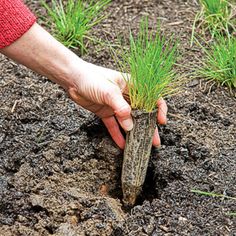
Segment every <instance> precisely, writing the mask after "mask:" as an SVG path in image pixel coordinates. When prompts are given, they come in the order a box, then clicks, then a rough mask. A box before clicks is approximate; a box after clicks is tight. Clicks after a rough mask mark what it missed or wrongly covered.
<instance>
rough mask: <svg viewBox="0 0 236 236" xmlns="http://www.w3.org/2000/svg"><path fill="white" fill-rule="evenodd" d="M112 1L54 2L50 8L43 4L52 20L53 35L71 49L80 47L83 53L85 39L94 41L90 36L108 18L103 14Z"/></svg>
mask: <svg viewBox="0 0 236 236" xmlns="http://www.w3.org/2000/svg"><path fill="white" fill-rule="evenodd" d="M110 1H111V0H98V1H95V0H89V1H83V0H77V1H75V0H68V1H62V0H52V1H51V5H50V6H49V5H48V4H47V3H46V2H45V1H43V2H42V4H43V6H44V7H45V8H46V10H47V12H48V14H49V16H50V17H51V19H52V23H53V25H52V33H53V35H54V36H55V37H56V38H57V39H58V40H59V41H60V42H61V43H63V44H64V45H65V46H67V47H69V48H77V47H78V46H79V47H80V50H81V53H83V52H84V51H85V49H86V46H85V42H84V40H85V39H90V40H94V39H93V38H92V37H91V36H90V30H91V29H92V27H93V26H95V25H96V24H98V23H99V22H101V21H102V20H103V19H104V18H105V17H106V16H104V14H103V12H104V10H105V9H106V7H107V6H108V4H109V2H110Z"/></svg>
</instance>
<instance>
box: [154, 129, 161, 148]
mask: <svg viewBox="0 0 236 236" xmlns="http://www.w3.org/2000/svg"><path fill="white" fill-rule="evenodd" d="M152 145H153V146H155V147H160V146H161V139H160V136H159V133H158V129H157V128H156V129H155V132H154V136H153V140H152Z"/></svg>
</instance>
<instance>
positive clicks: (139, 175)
mask: <svg viewBox="0 0 236 236" xmlns="http://www.w3.org/2000/svg"><path fill="white" fill-rule="evenodd" d="M149 29H150V27H149V25H148V19H145V20H142V21H141V24H140V29H139V33H138V35H137V39H135V37H134V36H133V33H132V32H131V33H130V47H129V48H127V49H124V50H125V51H123V52H122V55H120V56H119V57H116V58H117V62H118V63H119V65H120V67H121V68H120V69H121V70H123V71H129V74H130V77H129V76H128V75H127V74H124V77H125V76H126V75H127V78H125V79H126V80H127V85H128V95H129V99H127V100H129V102H130V105H131V108H132V110H133V112H132V116H133V120H134V128H133V130H132V131H130V132H128V134H127V140H126V147H125V151H124V161H123V167H122V177H121V180H122V190H123V197H124V203H125V204H126V205H130V206H132V205H134V204H135V201H136V198H137V196H138V195H139V194H140V192H141V190H142V185H143V183H144V180H145V177H146V172H147V167H148V162H149V158H150V152H151V147H152V140H153V135H154V132H155V127H156V117H157V116H156V109H157V101H158V100H159V99H161V98H165V97H167V96H169V95H171V94H174V93H176V90H177V89H178V88H179V85H180V84H181V83H180V82H182V81H183V80H179V77H177V76H176V73H175V72H174V71H173V66H174V64H175V61H176V57H177V56H176V52H177V49H176V48H177V44H176V43H173V40H172V38H171V39H170V40H167V39H166V38H165V37H164V36H162V35H161V33H160V30H159V29H157V31H154V30H151V31H149ZM120 58H122V60H120Z"/></svg>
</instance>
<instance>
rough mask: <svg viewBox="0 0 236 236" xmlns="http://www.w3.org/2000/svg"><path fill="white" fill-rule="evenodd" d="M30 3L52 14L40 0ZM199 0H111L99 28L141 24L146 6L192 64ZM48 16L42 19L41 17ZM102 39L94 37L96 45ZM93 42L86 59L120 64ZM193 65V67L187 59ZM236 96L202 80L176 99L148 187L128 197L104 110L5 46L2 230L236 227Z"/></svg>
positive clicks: (1, 72) (119, 29)
mask: <svg viewBox="0 0 236 236" xmlns="http://www.w3.org/2000/svg"><path fill="white" fill-rule="evenodd" d="M28 2H30V3H29V6H30V8H31V9H32V10H33V11H34V12H36V13H37V14H38V15H39V16H40V14H42V15H43V14H45V12H44V10H42V9H41V8H40V7H39V1H28ZM195 2H196V1H194V0H192V1H187V0H173V1H170V0H163V1H158V0H145V1H144V0H142V1H141V0H130V1H123V0H120V1H118V0H117V1H112V4H111V5H110V7H109V8H108V9H107V13H109V16H108V18H107V19H106V20H105V21H104V22H103V23H102V24H100V25H99V26H97V27H96V29H95V30H94V35H96V36H97V37H100V38H101V39H103V40H109V41H110V42H116V40H117V38H119V37H120V36H122V35H124V36H125V37H127V35H128V33H129V29H130V28H132V29H138V24H139V21H140V19H141V17H142V16H145V15H148V16H149V17H150V21H151V22H153V24H154V23H155V22H156V21H157V18H158V19H160V20H161V23H162V29H163V31H165V32H166V33H168V34H170V33H172V32H173V33H175V37H176V38H180V40H179V42H180V49H181V55H182V58H181V59H180V60H179V61H180V63H181V64H184V65H186V64H187V65H189V64H191V65H193V66H194V65H195V64H197V63H198V58H199V57H201V52H200V49H199V48H197V47H196V46H195V47H193V48H192V49H190V47H189V41H190V36H191V25H192V22H193V19H194V14H195V12H196V10H197V9H198V6H197V5H196V3H195ZM39 21H40V20H39ZM95 46H96V45H95ZM96 48H97V50H94V48H93V47H91V48H90V49H89V51H88V53H87V54H86V56H84V59H86V60H88V61H90V62H93V63H96V64H99V65H103V66H108V67H111V68H116V66H115V64H114V62H113V59H112V56H110V53H109V50H108V49H107V48H106V47H105V48H104V47H103V46H102V47H101V46H99V45H97V47H96ZM183 70H184V71H185V72H189V71H190V69H183ZM235 102H236V99H235V97H234V96H233V95H232V94H230V92H229V91H228V90H227V89H226V88H222V87H218V86H216V85H213V86H212V84H210V83H206V82H204V81H202V80H193V81H191V82H189V83H188V84H187V86H186V88H185V89H184V91H183V93H182V94H180V95H176V96H174V97H172V98H170V99H168V105H169V116H168V124H167V125H166V126H164V127H159V130H160V136H161V139H162V147H161V148H160V149H158V150H153V152H152V157H151V161H150V163H149V169H148V174H147V178H146V182H145V185H144V189H143V193H142V194H141V196H140V198H139V199H138V202H137V204H136V206H135V207H133V208H132V209H125V208H124V207H123V205H122V201H121V199H122V193H121V183H120V174H121V165H122V151H121V150H119V149H118V148H117V147H116V146H115V145H114V143H113V142H112V140H111V138H110V137H109V135H108V133H107V131H106V129H105V127H104V126H103V124H102V123H101V121H100V120H99V119H97V118H96V117H94V116H93V115H92V114H91V113H89V112H87V111H85V110H83V109H81V108H80V107H78V106H76V105H75V104H74V103H73V102H72V101H71V100H70V99H69V98H68V97H67V95H66V94H65V92H64V91H63V90H62V89H61V88H59V87H58V86H57V85H55V84H53V83H51V82H50V81H48V80H47V79H45V78H42V77H40V76H39V75H36V74H34V73H33V72H31V71H30V70H28V69H26V68H25V67H23V66H20V65H17V64H16V63H14V62H13V61H10V60H8V59H7V58H5V57H4V56H0V235H1V236H11V235H13V236H18V235H22V236H26V235H27V236H28V235H30V236H37V235H40V236H47V235H56V236H77V235H78V236H80V235H81V236H83V235H88V236H96V235H98V236H99V235H117V236H122V235H130V236H133V235H139V236H144V235H152V236H156V235H168V236H169V235H194V236H195V235H214V236H216V235H219V236H222V235H225V236H228V235H230V236H233V235H236V217H235V216H230V215H229V214H230V213H233V212H234V213H235V212H236V200H234V199H227V198H226V197H224V198H222V197H221V198H219V197H209V196H204V195H199V194H196V193H192V192H191V190H193V189H197V190H201V191H207V192H214V193H218V194H223V195H225V196H231V197H233V196H234V197H235V196H236V141H235V138H236V119H235V117H236V109H235Z"/></svg>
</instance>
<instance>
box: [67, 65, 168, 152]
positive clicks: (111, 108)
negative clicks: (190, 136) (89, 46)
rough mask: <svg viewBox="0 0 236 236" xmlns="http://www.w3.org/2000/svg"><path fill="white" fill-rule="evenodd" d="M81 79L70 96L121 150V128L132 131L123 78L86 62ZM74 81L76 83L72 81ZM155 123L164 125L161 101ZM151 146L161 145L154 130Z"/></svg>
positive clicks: (163, 107) (119, 74) (163, 109)
mask: <svg viewBox="0 0 236 236" xmlns="http://www.w3.org/2000/svg"><path fill="white" fill-rule="evenodd" d="M79 73H80V79H79V80H78V82H75V87H72V88H69V89H68V93H69V95H70V97H71V98H72V99H73V100H74V101H75V102H76V103H77V104H79V105H81V106H82V107H84V108H86V109H87V110H90V111H92V112H93V113H95V114H96V115H97V116H99V117H100V118H102V121H103V122H104V124H105V126H106V128H107V129H108V131H109V133H110V135H111V137H112V139H113V140H114V141H115V143H116V144H117V145H118V146H119V147H120V148H121V149H124V147H125V139H124V137H123V135H122V133H121V130H120V127H119V125H118V123H119V124H120V126H121V127H122V128H123V129H124V130H125V131H129V130H131V129H132V128H133V121H132V118H131V108H130V106H129V104H128V103H127V102H126V100H125V99H124V97H123V95H122V94H123V93H125V92H126V90H127V88H126V82H125V79H124V78H125V76H124V75H122V74H121V73H120V72H117V71H114V70H110V69H107V68H103V67H99V66H96V65H93V64H89V63H87V64H86V65H84V67H83V69H81V67H80V72H79ZM75 81H76V80H75ZM157 106H158V114H157V121H158V123H160V124H166V114H167V105H166V103H165V101H164V100H163V99H161V100H159V101H158V102H157ZM153 145H154V146H160V137H159V134H158V130H157V128H156V130H155V134H154V138H153Z"/></svg>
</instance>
